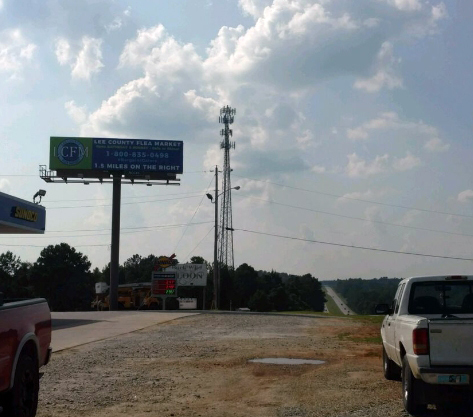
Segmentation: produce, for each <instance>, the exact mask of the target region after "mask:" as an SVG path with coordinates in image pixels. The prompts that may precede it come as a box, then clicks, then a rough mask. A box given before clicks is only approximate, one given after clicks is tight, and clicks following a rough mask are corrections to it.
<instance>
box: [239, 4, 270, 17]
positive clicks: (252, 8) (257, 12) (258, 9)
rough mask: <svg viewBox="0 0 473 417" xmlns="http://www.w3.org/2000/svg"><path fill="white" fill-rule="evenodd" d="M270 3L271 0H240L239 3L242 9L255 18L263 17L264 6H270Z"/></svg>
mask: <svg viewBox="0 0 473 417" xmlns="http://www.w3.org/2000/svg"><path fill="white" fill-rule="evenodd" d="M270 3H271V1H270V0H238V4H239V6H240V7H241V8H242V10H243V11H244V12H245V13H246V14H248V15H250V16H253V17H255V18H258V17H261V15H262V14H263V10H264V8H265V7H266V6H269V5H270Z"/></svg>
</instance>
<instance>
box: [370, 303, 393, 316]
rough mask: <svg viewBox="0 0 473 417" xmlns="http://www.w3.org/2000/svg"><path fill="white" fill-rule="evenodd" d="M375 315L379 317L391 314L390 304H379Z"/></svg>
mask: <svg viewBox="0 0 473 417" xmlns="http://www.w3.org/2000/svg"><path fill="white" fill-rule="evenodd" d="M374 313H375V314H379V315H386V314H391V308H390V307H389V304H378V305H377V306H376V307H375V309H374Z"/></svg>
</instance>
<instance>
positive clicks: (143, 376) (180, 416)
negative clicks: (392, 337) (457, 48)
mask: <svg viewBox="0 0 473 417" xmlns="http://www.w3.org/2000/svg"><path fill="white" fill-rule="evenodd" d="M77 330H78V331H80V327H78V328H77ZM378 335H379V325H372V324H366V323H360V322H357V321H355V320H353V319H348V318H327V317H321V318H315V317H297V316H276V315H250V314H248V315H245V314H238V315H229V314H206V315H198V316H191V317H186V318H182V319H179V320H175V321H172V322H168V323H165V324H162V325H158V326H154V327H152V328H148V329H146V330H142V331H139V332H135V333H132V334H128V335H126V336H120V337H118V338H114V339H109V340H106V341H102V342H96V343H92V344H89V345H85V346H82V347H79V348H75V349H70V350H66V351H63V352H60V353H57V354H55V355H53V358H52V361H51V363H50V364H49V365H47V366H46V367H45V368H44V369H43V371H44V375H43V377H42V379H41V389H40V404H39V409H38V416H39V417H59V416H61V417H78V416H97V417H105V416H106V417H110V416H130V415H133V416H134V417H141V416H171V417H172V416H175V417H184V416H185V417H187V416H202V417H204V416H205V417H207V416H212V417H213V416H215V417H225V416H242V417H243V416H245V417H246V416H256V417H259V416H265V417H266V416H268V417H269V416H275V417H308V416H337V417H342V416H360V417H361V416H383V417H390V416H396V417H398V416H406V414H405V413H404V411H403V407H402V402H401V385H400V383H399V382H392V381H386V380H384V378H383V375H382V371H381V346H380V344H378V343H373V338H375V337H377V336H378ZM267 357H287V358H303V359H320V360H323V361H326V362H325V363H324V364H322V365H297V366H294V365H290V366H289V365H266V364H257V363H249V362H248V360H249V359H253V358H267Z"/></svg>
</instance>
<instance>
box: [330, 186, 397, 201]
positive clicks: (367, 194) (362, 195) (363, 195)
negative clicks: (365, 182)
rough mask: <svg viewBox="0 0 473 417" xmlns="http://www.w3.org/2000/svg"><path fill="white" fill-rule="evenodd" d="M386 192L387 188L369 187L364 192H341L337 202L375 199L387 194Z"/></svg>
mask: <svg viewBox="0 0 473 417" xmlns="http://www.w3.org/2000/svg"><path fill="white" fill-rule="evenodd" d="M388 192H389V191H388V190H378V191H373V190H371V189H368V190H367V191H364V192H361V191H354V192H351V193H346V194H343V195H342V196H341V197H339V198H338V199H337V202H340V203H346V202H348V201H349V200H377V199H379V198H380V197H383V196H385V195H386V194H388Z"/></svg>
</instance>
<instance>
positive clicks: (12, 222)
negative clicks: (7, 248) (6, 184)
mask: <svg viewBox="0 0 473 417" xmlns="http://www.w3.org/2000/svg"><path fill="white" fill-rule="evenodd" d="M45 227H46V209H45V208H44V207H43V206H40V205H38V204H33V203H30V202H29V201H26V200H23V199H20V198H16V197H13V196H11V195H8V194H4V193H1V192H0V233H12V234H13V233H15V234H16V233H44V229H45Z"/></svg>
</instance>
